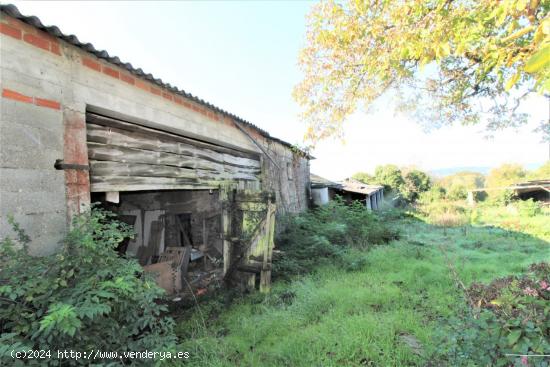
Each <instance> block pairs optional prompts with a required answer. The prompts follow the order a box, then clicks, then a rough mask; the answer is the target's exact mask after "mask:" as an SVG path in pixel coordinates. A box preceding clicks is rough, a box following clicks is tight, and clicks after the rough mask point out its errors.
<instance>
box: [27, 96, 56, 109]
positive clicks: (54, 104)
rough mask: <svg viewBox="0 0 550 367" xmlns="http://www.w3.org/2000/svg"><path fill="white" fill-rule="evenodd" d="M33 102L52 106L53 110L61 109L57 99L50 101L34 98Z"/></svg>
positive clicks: (43, 105)
mask: <svg viewBox="0 0 550 367" xmlns="http://www.w3.org/2000/svg"><path fill="white" fill-rule="evenodd" d="M34 104H35V105H37V106H40V107H47V108H52V109H54V110H59V109H61V104H60V103H59V102H57V101H52V100H51V99H43V98H35V99H34Z"/></svg>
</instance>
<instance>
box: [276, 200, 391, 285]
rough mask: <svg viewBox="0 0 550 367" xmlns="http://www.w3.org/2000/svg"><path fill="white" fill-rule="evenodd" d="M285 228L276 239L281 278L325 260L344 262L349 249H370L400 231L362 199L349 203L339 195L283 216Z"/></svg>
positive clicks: (298, 272) (304, 270) (303, 271)
mask: <svg viewBox="0 0 550 367" xmlns="http://www.w3.org/2000/svg"><path fill="white" fill-rule="evenodd" d="M393 212H395V210H394V211H393ZM393 212H392V213H393ZM392 215H395V213H393V214H392ZM283 227H284V228H285V230H284V232H282V233H281V234H280V235H279V236H278V237H277V240H276V244H277V249H279V250H282V252H283V256H282V257H281V258H279V259H277V260H276V261H275V263H274V275H275V276H279V277H287V276H291V275H294V274H302V273H307V272H309V271H310V270H311V269H312V268H313V267H314V266H315V265H317V264H320V263H322V262H327V261H328V262H332V263H340V264H342V262H346V261H347V260H346V259H348V258H347V257H346V256H344V251H345V249H346V248H349V247H360V248H367V247H369V246H371V245H376V244H382V243H386V242H388V241H390V240H392V239H396V238H398V232H397V230H396V229H394V228H392V227H390V225H389V224H388V222H387V221H384V220H383V219H382V217H381V216H380V215H378V214H374V213H373V212H370V211H369V210H367V208H366V207H365V206H364V205H363V204H361V203H360V202H354V203H352V204H350V205H346V204H345V203H344V202H343V201H342V200H341V199H339V198H336V199H335V200H333V201H331V202H330V203H329V204H328V205H325V206H322V207H319V208H316V209H314V210H311V211H309V212H306V213H303V214H298V215H293V216H289V217H286V218H284V219H283ZM344 265H345V264H344ZM346 267H347V266H346Z"/></svg>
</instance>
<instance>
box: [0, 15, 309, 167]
mask: <svg viewBox="0 0 550 367" xmlns="http://www.w3.org/2000/svg"><path fill="white" fill-rule="evenodd" d="M0 11H2V12H4V13H6V14H7V15H9V16H11V17H13V18H16V19H19V20H21V21H23V22H25V23H27V24H29V25H31V26H33V27H35V28H38V29H40V30H42V31H44V32H46V33H48V34H50V35H51V36H53V37H56V38H58V39H61V40H63V41H65V42H68V43H70V44H71V45H73V46H76V47H78V48H80V49H82V50H84V51H86V52H88V53H90V54H93V55H95V56H96V57H97V58H99V59H103V60H106V61H107V62H110V63H111V64H114V65H117V66H118V67H121V68H124V69H126V70H127V71H128V72H130V73H131V74H133V75H135V76H137V77H140V78H142V79H145V80H148V81H149V82H151V83H153V84H156V85H158V86H160V87H163V88H166V89H167V90H169V91H171V92H172V93H175V94H178V95H181V96H182V97H185V98H187V99H190V100H192V101H194V102H196V103H199V104H201V105H203V106H204V107H207V108H210V109H212V110H214V111H216V112H218V113H220V114H222V115H224V116H226V117H229V118H232V119H235V120H236V121H238V122H239V123H241V124H243V125H245V126H248V127H250V128H252V129H254V130H255V131H257V132H258V133H259V134H260V135H262V136H263V137H265V138H268V139H271V140H273V141H276V142H278V143H280V144H283V145H285V146H287V147H289V148H292V149H293V150H297V151H299V152H301V153H302V154H303V155H304V156H306V157H307V158H312V157H311V156H310V155H309V154H308V153H307V152H305V151H303V150H300V149H297V148H296V146H295V145H293V144H290V143H289V142H286V141H284V140H281V139H279V138H276V137H274V136H271V135H270V134H269V133H268V132H267V131H265V130H263V129H261V128H259V127H258V126H256V125H254V124H252V123H250V122H248V121H247V120H245V119H243V118H241V117H239V116H237V115H234V114H232V113H230V112H228V111H226V110H224V109H222V108H220V107H218V106H215V105H213V104H211V103H209V102H207V101H205V100H203V99H201V98H199V97H197V96H195V95H193V94H191V93H188V92H186V91H184V90H183V89H179V88H178V87H176V86H173V85H171V84H169V83H166V82H164V81H162V80H161V79H159V78H155V77H154V76H153V75H152V74H150V73H146V72H144V71H143V70H142V69H141V68H136V67H134V66H133V65H132V64H130V63H129V62H123V61H121V60H120V58H119V57H118V56H111V55H110V54H109V53H108V52H107V51H105V50H98V49H96V48H95V47H94V45H93V44H91V43H89V42H87V43H84V42H81V41H80V40H79V39H78V38H77V36H75V35H74V34H65V33H63V32H62V31H61V30H60V29H59V27H57V26H55V25H50V26H46V25H44V24H43V23H42V21H41V20H40V19H39V18H38V17H36V16H34V15H31V16H27V15H23V14H21V12H19V9H17V7H16V6H15V5H12V4H5V5H4V4H0Z"/></svg>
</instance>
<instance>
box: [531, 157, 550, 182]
mask: <svg viewBox="0 0 550 367" xmlns="http://www.w3.org/2000/svg"><path fill="white" fill-rule="evenodd" d="M527 178H528V179H529V180H550V160H548V161H546V163H545V164H543V165H542V166H540V167H539V168H538V169H536V170H534V171H532V172H529V174H528V175H527Z"/></svg>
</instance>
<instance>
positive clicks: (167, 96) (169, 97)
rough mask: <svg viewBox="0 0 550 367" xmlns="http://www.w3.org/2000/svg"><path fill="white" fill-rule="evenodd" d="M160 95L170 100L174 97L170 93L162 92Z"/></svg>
mask: <svg viewBox="0 0 550 367" xmlns="http://www.w3.org/2000/svg"><path fill="white" fill-rule="evenodd" d="M162 96H163V97H164V98H166V99H167V100H169V101H172V100H173V99H174V98H173V97H172V95H171V94H170V93H166V92H162Z"/></svg>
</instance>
